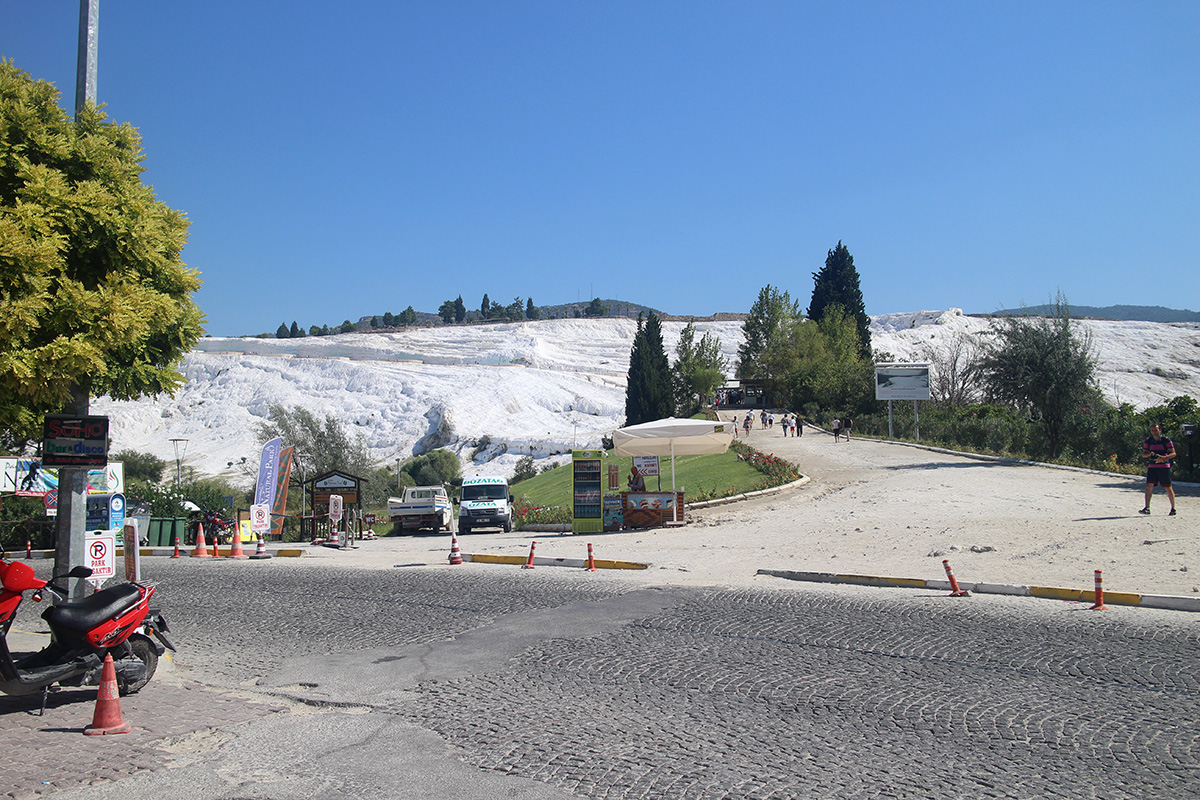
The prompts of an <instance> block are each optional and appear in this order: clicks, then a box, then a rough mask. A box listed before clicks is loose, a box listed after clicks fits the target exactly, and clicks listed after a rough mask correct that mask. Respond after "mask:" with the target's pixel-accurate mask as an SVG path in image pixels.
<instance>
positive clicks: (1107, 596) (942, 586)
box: [757, 569, 1200, 612]
mask: <svg viewBox="0 0 1200 800" xmlns="http://www.w3.org/2000/svg"><path fill="white" fill-rule="evenodd" d="M757 574H758V575H768V576H771V577H774V578H783V579H785V580H790V581H809V582H813V583H846V584H852V585H855V586H882V587H892V588H895V587H904V588H908V589H937V590H939V591H947V592H948V591H950V582H949V581H943V580H921V579H919V578H889V577H882V576H875V575H838V574H835V573H831V572H798V571H795V570H779V569H760V570H758V572H757ZM958 586H959V588H960V589H965V590H967V591H968V592H975V593H976V594H1005V595H1012V596H1015V597H1043V598H1046V599H1049V600H1070V601H1073V602H1087V603H1095V602H1096V593H1095V592H1094V591H1093V590H1091V589H1062V588H1057V587H1052V586H1017V585H1013V584H1003V583H970V582H968V581H959V582H958ZM1104 603H1105V605H1114V606H1140V607H1143V608H1160V609H1166V610H1168V611H1198V612H1200V597H1180V596H1177V595H1163V594H1135V593H1133V592H1111V591H1105V592H1104Z"/></svg>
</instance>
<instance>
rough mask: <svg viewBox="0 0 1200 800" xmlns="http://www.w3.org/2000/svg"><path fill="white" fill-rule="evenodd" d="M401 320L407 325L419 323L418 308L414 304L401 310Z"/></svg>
mask: <svg viewBox="0 0 1200 800" xmlns="http://www.w3.org/2000/svg"><path fill="white" fill-rule="evenodd" d="M400 320H401V321H402V322H403V323H404V324H405V325H416V324H417V312H416V310H415V309H414V308H413V307H412V306H409V307H408V308H406V309H404V311H403V312H401V314H400Z"/></svg>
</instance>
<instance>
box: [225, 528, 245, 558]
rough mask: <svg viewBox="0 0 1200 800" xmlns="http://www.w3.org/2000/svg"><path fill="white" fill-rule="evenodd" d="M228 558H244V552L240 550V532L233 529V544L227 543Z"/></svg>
mask: <svg viewBox="0 0 1200 800" xmlns="http://www.w3.org/2000/svg"><path fill="white" fill-rule="evenodd" d="M229 557H230V558H246V557H247V556H246V554H245V553H243V552H242V532H241V531H239V530H237V529H235V530H234V531H233V544H231V545H229Z"/></svg>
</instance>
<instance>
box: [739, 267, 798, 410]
mask: <svg viewBox="0 0 1200 800" xmlns="http://www.w3.org/2000/svg"><path fill="white" fill-rule="evenodd" d="M799 315H800V312H799V310H798V303H797V301H794V300H792V298H791V296H790V295H789V294H788V293H787V292H786V291H780V290H779V289H777V288H775V287H774V286H771V285H770V284H767V285H766V286H765V287H763V288H762V289H761V290H760V291H759V293H758V299H757V300H755V301H754V305H753V306H751V307H750V314H749V315H748V316H747V317H746V321H745V322H744V323H742V335H743V340H742V344H741V346H740V347H738V366H737V375H738V377H739V378H742V379H744V380H758V381H762V382H763V383H765V384H766V385H767V387H768V390H769V391H771V393H772V394H774V395H777V394H778V388H777V387H778V385H779V383H780V382H782V381H784V380H785V379H786V377H787V375H788V374H789V372H791V371H792V369H793V368H794V361H795V358H794V354H793V353H792V351H791V350H790V349H789V348H788V346H787V343H788V336H789V333H790V331H791V328H792V325H793V324H794V323H795V321H796V319H797V318H798V317H799ZM771 399H773V400H775V401H776V402H778V400H779V399H781V398H779V397H777V396H776V397H772V398H771Z"/></svg>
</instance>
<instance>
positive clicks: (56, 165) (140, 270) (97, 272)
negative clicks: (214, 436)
mask: <svg viewBox="0 0 1200 800" xmlns="http://www.w3.org/2000/svg"><path fill="white" fill-rule="evenodd" d="M59 100H60V96H59V92H58V90H57V89H56V88H55V87H54V86H53V84H50V83H47V82H45V81H35V80H33V79H32V78H31V77H30V76H29V75H28V74H26V73H25V72H23V71H21V70H19V69H17V68H16V67H15V66H13V64H12V62H11V61H7V60H5V61H0V437H2V443H3V445H4V446H7V447H8V448H10V449H20V448H22V447H23V446H24V445H25V444H26V443H27V442H28V441H30V440H31V439H33V438H36V437H37V436H38V435H40V425H41V419H42V416H43V415H44V414H46V413H50V412H56V411H60V410H61V409H62V408H63V407H64V406H65V405H66V403H67V402H68V401H69V400H70V398H71V396H72V392H73V391H77V390H79V389H82V390H84V391H87V392H88V393H89V394H107V395H110V396H112V397H113V398H114V399H118V400H131V399H136V398H138V397H143V396H147V395H154V394H159V393H161V392H168V393H169V392H173V391H174V390H175V389H176V388H177V387H178V386H179V385H180V384H181V383H182V382H183V376H182V375H181V374H180V373H179V371H178V369H177V367H178V365H179V364H180V362H181V361H182V359H183V357H184V355H186V354H187V352H188V351H189V350H191V348H192V347H193V346H194V345H195V344H196V342H197V341H198V340H199V338H200V336H201V334H202V333H203V327H202V323H203V315H202V314H201V312H200V309H199V307H198V306H197V305H196V304H195V302H194V300H193V294H194V293H195V292H196V291H197V290H198V289H199V288H200V279H199V276H198V273H197V272H196V271H195V270H191V269H188V268H187V267H186V266H185V265H184V263H183V261H182V259H181V257H180V256H181V253H182V251H183V247H184V244H185V243H186V241H187V228H188V222H187V219H186V218H185V217H184V215H183V214H182V213H180V212H178V211H175V210H173V209H171V208H168V207H167V206H166V204H164V203H161V202H159V201H158V200H157V199H156V198H155V196H154V192H153V190H152V189H151V187H149V186H147V185H145V184H143V183H142V181H141V175H142V172H143V171H144V167H143V166H142V162H143V160H144V155H143V152H142V142H141V137H140V136H139V134H138V132H137V130H136V129H135V128H133V127H132V126H131V125H129V124H117V123H115V122H112V121H110V120H109V119H108V118H107V116H106V115H105V114H104V113H103V112H102V111H100V110H99V109H97V108H96V107H95V106H94V105H92V104H90V103H89V104H87V105H86V106H85V107H84V108H83V109H82V110H81V111H80V113H79V114H78V116H77V118H76V119H74V120H72V119H70V118H69V117H68V116H67V113H66V112H65V111H64V110H63V109H62V107H61V106H60V105H59Z"/></svg>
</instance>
